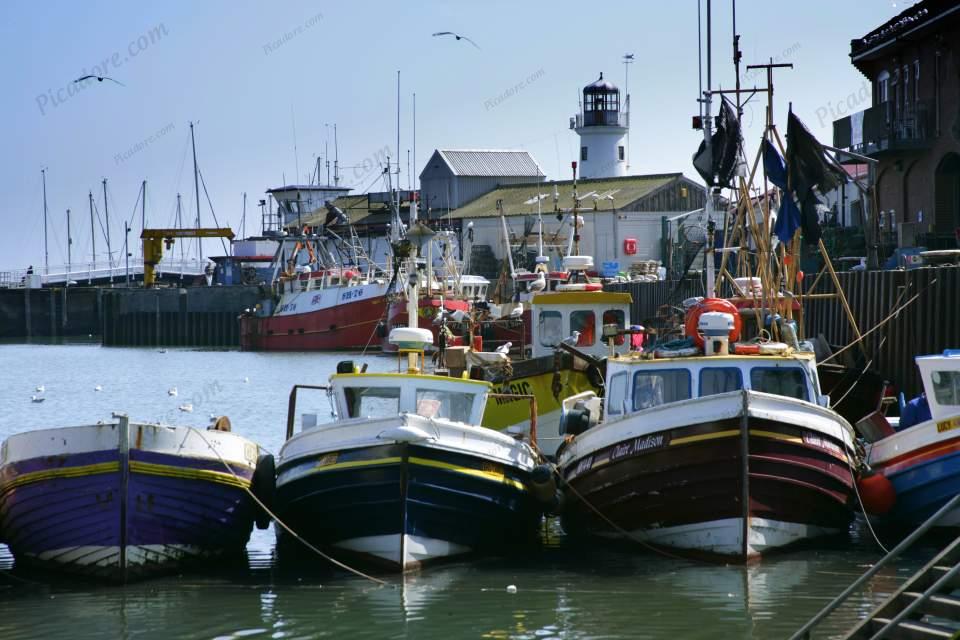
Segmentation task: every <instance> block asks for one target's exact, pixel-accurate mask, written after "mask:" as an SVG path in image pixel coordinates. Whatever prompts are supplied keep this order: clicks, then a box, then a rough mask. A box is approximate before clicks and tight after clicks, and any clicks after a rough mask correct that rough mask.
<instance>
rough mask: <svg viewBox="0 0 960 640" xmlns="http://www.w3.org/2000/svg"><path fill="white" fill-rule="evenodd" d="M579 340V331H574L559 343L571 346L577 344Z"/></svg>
mask: <svg viewBox="0 0 960 640" xmlns="http://www.w3.org/2000/svg"><path fill="white" fill-rule="evenodd" d="M579 341H580V332H579V331H574V332H573V333H571V334H570V335H569V336H567V337H566V338H564V339H563V340H561V341H560V343H561V344H568V345H570V346H571V347H572V346H574V345H575V344H577V342H579Z"/></svg>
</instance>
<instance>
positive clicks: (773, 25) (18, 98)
mask: <svg viewBox="0 0 960 640" xmlns="http://www.w3.org/2000/svg"><path fill="white" fill-rule="evenodd" d="M713 5H714V42H713V44H714V47H713V50H714V56H713V59H714V85H715V86H721V85H722V86H723V88H730V87H732V86H733V78H734V73H733V67H732V64H731V61H730V58H731V53H730V52H731V45H730V33H731V28H730V27H731V25H730V18H731V15H730V14H731V11H730V2H729V0H727V1H723V0H715V1H714V3H713ZM902 8H903V7H902V6H901V3H897V4H896V6H895V5H894V3H893V2H891V1H890V0H863V1H859V2H836V1H835V0H809V1H807V2H800V3H797V2H785V1H779V0H778V1H775V2H771V1H765V0H740V2H738V6H737V30H738V31H739V32H740V34H741V35H742V39H741V48H742V50H743V53H744V62H745V63H754V62H765V61H766V60H767V59H768V58H769V57H771V56H772V57H774V58H782V59H783V60H782V61H784V62H792V63H793V64H794V65H796V66H795V68H794V69H793V70H787V71H783V72H780V73H779V74H778V76H777V78H776V85H775V86H776V91H777V95H776V98H777V101H776V104H775V109H776V110H777V112H778V113H777V114H776V115H777V116H778V117H777V120H778V123H779V124H780V126H781V127H782V126H783V123H784V119H783V116H784V115H785V113H786V108H787V102H788V101H792V102H793V108H794V110H795V111H796V112H797V113H798V114H799V115H800V117H801V118H803V119H804V120H805V121H806V123H807V125H808V126H809V127H810V128H811V129H812V130H813V131H814V133H816V134H817V135H818V136H819V137H820V138H821V139H822V140H825V141H829V139H830V136H831V122H832V120H833V119H834V118H833V115H831V114H830V112H831V111H833V112H834V113H835V112H836V109H837V104H838V103H844V106H843V108H844V109H846V103H848V102H849V103H851V104H854V105H855V110H860V109H864V108H866V107H868V106H869V95H868V94H867V93H864V94H862V95H865V96H866V102H864V103H860V104H857V101H858V100H860V95H857V94H858V93H859V92H860V91H861V88H862V86H863V83H864V79H863V77H862V76H861V75H860V74H859V73H858V72H857V71H856V70H855V69H854V68H853V67H852V66H851V65H850V63H849V57H848V54H849V41H850V39H851V38H854V37H857V36H861V35H864V34H865V33H866V32H867V31H869V30H870V29H872V28H873V27H875V26H877V25H879V24H880V23H881V22H883V21H885V20H887V19H889V18H890V17H892V16H893V15H895V14H896V13H898V12H899V11H901V10H902ZM447 30H449V31H456V32H459V33H462V34H464V35H467V36H469V37H470V38H472V39H473V40H475V41H476V42H477V44H478V45H479V46H480V47H481V48H480V50H477V49H476V48H474V47H473V46H471V45H470V44H469V43H467V42H465V41H460V42H457V41H455V40H452V39H450V38H433V37H431V33H432V32H434V31H447ZM151 32H153V39H152V42H151ZM0 39H2V42H3V43H4V53H5V55H4V56H2V58H0V65H2V74H3V82H4V90H3V97H2V100H0V122H2V129H0V131H2V137H0V143H2V152H0V187H2V191H0V192H2V193H3V194H4V197H3V201H2V203H0V212H2V216H3V217H2V219H3V223H4V230H3V232H2V233H0V269H5V268H22V267H25V266H26V265H27V263H33V264H34V265H40V264H42V262H43V221H42V201H41V187H40V169H41V168H42V167H46V168H47V171H48V173H47V192H48V202H49V212H50V221H51V224H50V226H51V235H50V263H51V265H53V264H62V263H64V262H65V261H66V231H65V213H64V212H65V210H66V209H67V208H68V207H69V208H71V209H72V210H73V211H74V212H75V213H74V216H75V217H74V222H73V224H74V233H73V235H74V245H73V247H74V249H73V252H74V261H75V262H79V261H81V260H89V259H90V258H89V254H90V230H89V217H88V208H87V192H88V190H91V189H92V190H93V191H94V195H95V196H97V198H98V207H100V211H101V214H102V202H101V200H102V196H101V195H100V181H101V180H102V179H103V178H104V177H106V178H107V179H108V181H109V182H108V187H109V205H110V217H111V227H112V235H113V237H114V247H115V248H116V246H117V245H118V244H120V242H122V234H123V232H122V229H123V222H122V221H121V220H122V219H123V218H130V217H131V216H132V215H133V211H134V204H135V201H136V198H137V193H138V191H139V189H140V182H141V181H142V180H143V179H146V180H147V181H148V186H147V218H148V226H149V225H152V226H166V225H169V224H170V223H171V222H172V220H173V212H174V209H175V199H176V193H177V192H178V191H179V192H180V193H182V194H183V200H184V206H185V210H186V211H185V218H187V219H190V220H192V219H193V216H194V215H195V213H194V204H193V203H194V198H193V176H192V166H191V161H190V158H189V147H188V143H189V126H188V123H189V121H190V120H193V121H195V122H197V125H196V126H197V128H196V137H197V154H198V159H199V164H200V170H201V172H202V173H203V175H204V178H205V181H206V185H207V188H208V190H209V192H210V198H211V200H212V202H213V207H214V210H215V212H216V214H217V216H218V218H219V221H220V223H221V224H229V225H233V226H234V227H235V228H236V227H238V225H239V222H240V214H241V204H242V196H241V194H242V193H243V192H244V191H246V192H247V194H248V207H247V212H248V224H247V230H248V232H250V231H251V230H255V229H258V228H259V218H258V215H257V208H256V203H257V201H258V200H259V199H260V198H262V197H264V194H263V192H264V191H265V190H266V189H267V188H270V187H275V186H280V183H281V182H283V180H284V178H285V179H286V182H288V183H289V182H294V181H295V175H296V165H297V164H299V171H300V178H299V181H301V182H302V181H304V180H305V174H306V173H307V172H309V171H310V170H311V167H312V164H313V163H314V162H315V157H316V156H317V155H323V153H324V142H325V140H326V139H327V135H328V131H330V129H329V128H328V127H327V126H325V125H327V124H332V123H337V127H338V133H339V143H340V144H339V147H340V161H341V165H342V166H344V167H345V168H344V170H343V171H342V175H343V182H345V183H346V184H347V185H348V186H352V187H355V188H356V189H357V190H359V191H362V190H364V189H365V188H369V187H370V183H371V181H372V179H373V176H372V175H371V174H370V173H369V172H365V171H364V170H363V169H362V168H361V169H354V168H352V167H355V166H362V165H363V163H364V161H365V160H367V166H370V164H371V163H372V162H373V160H374V159H375V158H376V157H377V153H378V151H379V150H381V149H383V147H384V146H388V147H389V148H390V149H391V150H392V149H394V148H395V147H396V72H397V70H400V71H401V99H402V114H401V127H402V130H401V142H400V157H401V163H402V172H403V175H402V176H401V184H402V186H404V187H406V185H407V165H406V156H407V149H412V146H413V145H412V142H413V137H412V126H411V124H412V117H411V94H412V93H413V92H416V94H417V156H418V157H417V165H418V166H419V167H422V163H423V162H424V161H425V160H426V159H427V156H428V154H429V153H430V151H432V150H433V149H434V148H438V147H444V148H522V149H526V150H529V151H530V152H531V153H532V154H533V155H534V157H535V158H536V159H537V160H538V161H539V162H540V164H541V166H542V167H543V169H544V170H545V172H546V173H547V175H548V177H549V178H551V179H554V178H561V179H566V178H568V177H569V162H570V160H572V159H575V157H576V152H577V148H578V145H577V140H576V136H575V135H574V134H573V132H571V131H569V130H568V128H567V126H568V119H569V117H570V116H571V115H573V114H574V113H575V112H576V110H577V97H578V93H579V91H580V90H581V88H582V87H583V86H584V85H585V84H587V83H589V82H591V81H593V80H594V79H595V78H596V77H597V75H598V73H599V72H601V71H603V72H605V74H606V76H607V77H609V78H611V79H613V80H614V82H616V83H617V84H618V85H619V86H620V87H621V89H622V88H623V78H624V67H623V65H622V63H621V56H622V55H623V54H624V53H627V52H631V53H635V54H636V63H635V64H633V65H632V66H631V68H630V93H631V94H632V101H633V115H632V124H633V126H632V129H631V144H632V152H631V159H632V166H631V172H632V173H662V172H671V171H682V172H684V173H685V174H686V175H688V176H690V177H693V178H696V173H695V172H694V170H693V168H692V166H691V163H690V157H691V155H692V153H693V151H694V150H695V148H696V145H697V144H698V141H699V139H700V138H699V137H700V134H699V133H698V132H695V131H693V130H691V129H690V116H691V115H693V114H695V113H696V112H697V105H696V103H695V100H696V97H697V96H696V93H697V3H696V0H677V1H675V2H647V1H634V2H590V3H583V2H569V1H567V0H562V1H552V2H505V1H501V0H494V1H490V2H482V3H481V2H434V1H429V0H427V1H423V2H310V1H306V0H291V1H289V2H276V3H259V2H228V1H213V0H210V1H205V2H182V1H172V2H165V3H151V4H149V5H147V4H143V3H128V2H114V1H103V2H97V3H78V2H72V1H65V0H62V1H56V2H44V3H42V4H37V3H34V2H27V1H21V0H13V1H7V2H3V3H2V4H0ZM138 39H139V43H138ZM278 41H279V46H277V44H278ZM104 62H106V65H103V63H104ZM95 65H101V66H106V67H107V68H106V74H107V75H109V76H111V77H113V78H116V79H117V80H119V81H120V82H122V83H124V84H125V85H126V86H123V87H121V86H118V85H116V84H113V83H111V82H103V83H97V82H91V83H90V85H89V86H86V87H85V88H83V89H82V90H81V91H79V92H75V95H71V94H70V91H69V85H70V84H71V81H72V80H73V79H74V78H77V77H78V76H80V75H81V74H82V73H91V72H93V73H97V71H95V70H94V71H92V70H93V69H94V66H95ZM763 81H764V78H763V77H760V76H756V77H750V78H748V79H747V80H746V82H747V84H751V85H752V84H754V83H756V84H762V83H763ZM517 85H522V88H520V89H515V90H514V92H513V95H509V96H506V97H503V96H504V94H505V93H507V92H508V91H509V90H510V89H511V88H513V87H516V86H517ZM58 92H59V96H60V98H66V99H65V100H62V101H61V100H60V99H58V97H57V96H58ZM851 95H854V96H856V97H855V98H853V99H852V100H851V99H848V98H849V96H851ZM291 111H292V112H293V114H294V116H295V121H296V146H297V152H298V153H297V155H296V157H295V155H294V135H293V126H292V125H293V123H292V118H291ZM762 114H763V109H762V106H760V105H758V108H756V109H754V110H752V111H751V110H750V109H748V111H747V114H746V116H745V124H748V125H751V126H749V127H748V128H747V130H746V139H747V144H748V147H749V151H748V153H749V154H750V155H752V154H753V153H755V149H756V145H757V143H758V141H759V135H760V127H761V126H762ZM151 136H153V138H152V140H151ZM138 143H140V147H141V148H139V149H138V148H137V147H138ZM330 155H331V156H332V155H333V147H332V136H331V143H330ZM393 155H396V154H393ZM414 173H419V169H418V168H414ZM324 174H325V170H324ZM324 177H325V175H324ZM378 188H379V185H374V187H373V189H374V190H376V189H378ZM201 201H202V213H201V215H202V221H203V223H204V224H205V225H208V226H212V224H213V222H212V219H211V217H210V213H209V208H208V206H207V205H206V202H205V197H204V196H203V195H202V187H201ZM136 220H137V223H136V226H139V211H137V213H136ZM133 236H134V234H131V240H132V239H133ZM207 247H208V248H207V251H213V250H216V249H218V248H219V247H218V246H217V245H214V244H213V243H211V244H209V245H207ZM97 250H98V253H100V252H102V251H104V243H103V241H102V240H101V239H98V241H97ZM136 253H139V251H136Z"/></svg>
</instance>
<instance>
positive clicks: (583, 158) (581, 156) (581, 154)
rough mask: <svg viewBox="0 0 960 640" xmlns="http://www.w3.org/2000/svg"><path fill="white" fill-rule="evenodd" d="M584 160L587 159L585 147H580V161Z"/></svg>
mask: <svg viewBox="0 0 960 640" xmlns="http://www.w3.org/2000/svg"><path fill="white" fill-rule="evenodd" d="M586 161H587V148H586V147H580V162H586Z"/></svg>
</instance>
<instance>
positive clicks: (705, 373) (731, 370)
mask: <svg viewBox="0 0 960 640" xmlns="http://www.w3.org/2000/svg"><path fill="white" fill-rule="evenodd" d="M742 387H743V376H742V375H741V374H740V369H737V368H736V367H710V368H709V369H701V370H700V395H701V396H712V395H714V394H717V393H726V392H728V391H736V390H738V389H740V388H742Z"/></svg>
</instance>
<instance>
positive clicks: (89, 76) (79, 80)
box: [74, 75, 127, 87]
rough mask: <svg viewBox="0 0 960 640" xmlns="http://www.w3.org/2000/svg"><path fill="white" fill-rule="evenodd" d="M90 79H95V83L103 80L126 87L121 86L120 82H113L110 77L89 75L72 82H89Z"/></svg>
mask: <svg viewBox="0 0 960 640" xmlns="http://www.w3.org/2000/svg"><path fill="white" fill-rule="evenodd" d="M91 78H96V80H97V82H103V81H104V80H109V81H110V82H116V83H117V84H118V85H120V86H121V87H125V86H127V85H125V84H123V83H122V82H120V81H119V80H114V79H113V78H111V77H109V76H91V75H86V76H82V77H80V78H77V79H76V80H74V82H83V81H84V80H90V79H91Z"/></svg>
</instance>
